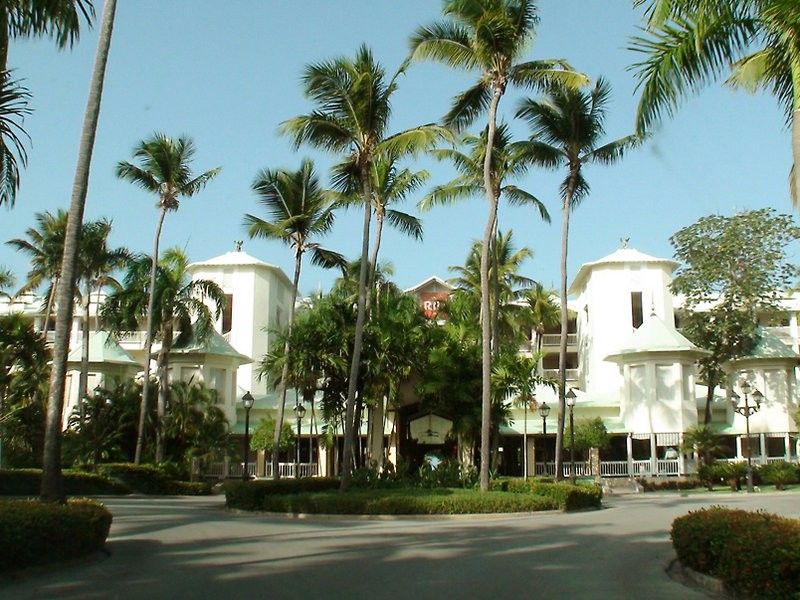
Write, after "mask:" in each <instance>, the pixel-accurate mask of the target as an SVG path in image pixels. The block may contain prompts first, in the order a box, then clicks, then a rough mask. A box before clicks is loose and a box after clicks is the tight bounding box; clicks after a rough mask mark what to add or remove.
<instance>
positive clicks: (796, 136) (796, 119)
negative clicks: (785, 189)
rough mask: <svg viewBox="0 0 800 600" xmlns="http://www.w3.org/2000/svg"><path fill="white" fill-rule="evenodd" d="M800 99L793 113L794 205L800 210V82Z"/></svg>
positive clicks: (799, 98) (792, 187)
mask: <svg viewBox="0 0 800 600" xmlns="http://www.w3.org/2000/svg"><path fill="white" fill-rule="evenodd" d="M797 87H798V90H799V91H798V99H797V101H796V102H797V107H796V108H795V109H794V111H793V112H792V158H793V161H794V163H793V166H792V178H793V180H792V182H791V190H792V204H794V207H795V208H797V209H800V81H799V82H798V84H797Z"/></svg>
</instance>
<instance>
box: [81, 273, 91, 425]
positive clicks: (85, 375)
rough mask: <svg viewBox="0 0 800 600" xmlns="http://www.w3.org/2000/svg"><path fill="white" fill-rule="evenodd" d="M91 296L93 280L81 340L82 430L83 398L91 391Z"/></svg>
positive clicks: (84, 309)
mask: <svg viewBox="0 0 800 600" xmlns="http://www.w3.org/2000/svg"><path fill="white" fill-rule="evenodd" d="M91 297H92V283H91V281H87V282H86V298H85V300H84V302H83V330H82V331H81V333H82V334H83V335H82V337H83V339H82V341H81V373H80V377H79V378H78V407H79V409H78V412H79V418H80V424H81V430H82V429H83V423H84V420H85V419H86V414H85V413H86V408H85V405H84V402H83V399H84V398H86V396H87V395H88V392H89V389H88V388H89V308H90V304H91Z"/></svg>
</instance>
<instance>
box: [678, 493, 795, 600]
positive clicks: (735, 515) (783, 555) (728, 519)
mask: <svg viewBox="0 0 800 600" xmlns="http://www.w3.org/2000/svg"><path fill="white" fill-rule="evenodd" d="M671 537H672V544H673V546H674V547H675V552H676V553H677V555H678V558H679V559H680V561H681V562H682V563H683V564H684V565H685V566H687V567H690V568H692V569H694V570H695V571H699V572H701V573H705V574H708V575H712V576H714V577H718V578H719V579H721V580H722V581H723V582H725V584H726V585H727V586H728V588H729V590H730V591H732V592H733V593H734V594H736V595H743V596H750V597H756V598H793V597H795V595H796V594H797V592H798V590H800V520H797V519H787V518H784V517H779V516H777V515H771V514H767V513H763V512H747V511H743V510H732V509H727V508H722V507H718V506H716V507H712V508H708V509H702V510H699V511H694V512H690V513H689V514H688V515H685V516H683V517H679V518H677V519H675V521H673V523H672V531H671Z"/></svg>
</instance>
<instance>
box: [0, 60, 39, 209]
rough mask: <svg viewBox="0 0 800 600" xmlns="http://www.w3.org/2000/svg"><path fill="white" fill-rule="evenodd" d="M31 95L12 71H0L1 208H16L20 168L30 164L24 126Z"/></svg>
mask: <svg viewBox="0 0 800 600" xmlns="http://www.w3.org/2000/svg"><path fill="white" fill-rule="evenodd" d="M30 97H31V95H30V93H29V92H28V90H27V89H25V87H24V86H22V84H21V83H20V82H19V80H14V79H12V78H11V72H10V71H0V206H2V205H3V204H6V205H7V206H9V207H13V206H14V201H15V200H16V198H17V190H18V189H19V168H20V165H21V166H23V167H24V166H25V165H27V163H28V153H27V152H26V151H25V144H24V141H23V140H24V139H29V138H28V134H27V133H26V132H25V129H24V128H23V127H22V123H23V121H24V120H25V117H26V116H27V115H29V114H30V112H31V111H30V109H29V108H28V101H29V100H30Z"/></svg>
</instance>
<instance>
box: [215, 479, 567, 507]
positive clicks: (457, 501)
mask: <svg viewBox="0 0 800 600" xmlns="http://www.w3.org/2000/svg"><path fill="white" fill-rule="evenodd" d="M247 485H251V486H252V485H253V484H247V483H243V484H241V485H240V486H231V487H229V488H228V491H227V493H226V497H227V504H228V507H229V508H240V509H244V510H264V511H270V512H288V513H295V514H297V513H310V514H348V515H357V514H358V515H383V514H392V515H413V514H431V515H433V514H471V513H502V512H532V511H540V510H553V509H556V508H558V504H557V502H556V501H555V500H554V499H553V498H549V497H545V496H537V495H534V494H511V493H503V492H490V493H483V494H482V493H478V492H476V491H471V490H452V489H437V490H419V489H399V490H352V491H349V492H344V493H342V492H333V491H331V492H318V493H300V494H285V495H275V494H262V495H260V497H256V496H255V495H245V494H241V493H239V492H240V491H241V487H245V486H247Z"/></svg>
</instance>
